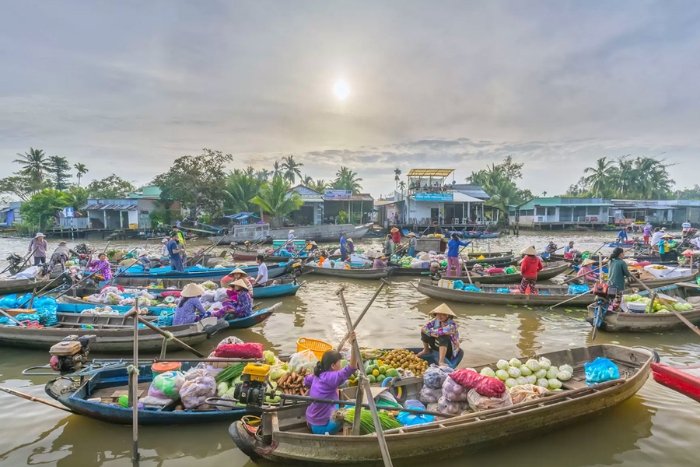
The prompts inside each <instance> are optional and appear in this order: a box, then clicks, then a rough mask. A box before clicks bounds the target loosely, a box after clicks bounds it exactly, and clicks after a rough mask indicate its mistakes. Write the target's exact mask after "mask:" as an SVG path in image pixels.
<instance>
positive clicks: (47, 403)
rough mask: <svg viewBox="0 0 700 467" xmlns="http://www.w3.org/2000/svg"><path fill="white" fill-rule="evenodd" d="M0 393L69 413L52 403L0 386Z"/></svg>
mask: <svg viewBox="0 0 700 467" xmlns="http://www.w3.org/2000/svg"><path fill="white" fill-rule="evenodd" d="M0 391H2V392H6V393H7V394H11V395H13V396H17V397H21V398H22V399H27V400H28V401H31V402H39V403H40V404H44V405H48V406H49V407H53V408H54V409H61V410H65V411H66V412H71V413H72V411H71V410H69V409H67V408H66V407H62V406H60V405H58V404H54V403H53V402H49V401H47V400H44V399H39V398H38V397H34V396H30V395H29V394H26V393H24V392H20V391H15V390H14V389H10V388H6V387H3V386H0Z"/></svg>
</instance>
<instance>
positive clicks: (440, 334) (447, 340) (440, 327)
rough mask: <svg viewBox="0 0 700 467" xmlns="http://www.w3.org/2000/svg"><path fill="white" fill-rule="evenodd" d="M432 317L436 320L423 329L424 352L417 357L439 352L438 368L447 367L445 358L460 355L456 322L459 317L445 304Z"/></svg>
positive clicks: (421, 334) (431, 313)
mask: <svg viewBox="0 0 700 467" xmlns="http://www.w3.org/2000/svg"><path fill="white" fill-rule="evenodd" d="M430 316H431V317H434V318H435V319H433V320H432V321H430V322H428V323H427V324H425V325H423V327H422V328H421V333H420V340H421V342H422V343H423V350H421V351H420V352H418V354H417V355H418V356H419V357H420V356H421V355H428V354H430V353H432V352H433V351H438V356H439V357H438V366H447V365H446V364H445V358H448V357H449V358H450V359H453V358H455V357H456V356H457V354H458V353H459V330H458V329H457V323H455V321H454V318H456V317H457V315H455V314H454V312H453V311H452V310H451V309H450V307H448V306H447V305H445V304H444V303H443V304H442V305H440V306H438V307H437V308H435V309H434V310H433V311H431V312H430Z"/></svg>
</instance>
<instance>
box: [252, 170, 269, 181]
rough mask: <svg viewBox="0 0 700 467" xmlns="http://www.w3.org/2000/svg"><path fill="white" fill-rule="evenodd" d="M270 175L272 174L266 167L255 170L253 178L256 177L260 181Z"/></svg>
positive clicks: (265, 179)
mask: <svg viewBox="0 0 700 467" xmlns="http://www.w3.org/2000/svg"><path fill="white" fill-rule="evenodd" d="M270 175H272V172H270V171H269V170H267V169H262V170H258V171H257V172H255V178H257V179H258V180H260V181H261V182H266V181H267V179H268V178H270Z"/></svg>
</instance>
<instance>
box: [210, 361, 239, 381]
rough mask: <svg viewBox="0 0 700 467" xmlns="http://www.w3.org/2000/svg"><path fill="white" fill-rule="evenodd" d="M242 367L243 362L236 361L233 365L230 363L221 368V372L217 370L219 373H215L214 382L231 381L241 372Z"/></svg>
mask: <svg viewBox="0 0 700 467" xmlns="http://www.w3.org/2000/svg"><path fill="white" fill-rule="evenodd" d="M244 368H245V363H236V364H234V365H230V366H228V367H226V368H224V369H223V370H221V372H219V374H218V375H216V382H217V383H227V382H229V381H232V380H234V379H236V378H237V377H239V376H240V375H241V374H242V373H243V369H244Z"/></svg>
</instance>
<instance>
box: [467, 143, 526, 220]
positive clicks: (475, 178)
mask: <svg viewBox="0 0 700 467" xmlns="http://www.w3.org/2000/svg"><path fill="white" fill-rule="evenodd" d="M523 166H524V164H523V163H516V162H513V158H512V157H511V156H508V157H506V158H505V159H504V160H503V162H501V163H500V164H491V166H487V167H486V169H483V170H479V171H477V172H472V174H471V175H470V176H469V177H467V183H471V184H475V185H480V186H481V187H482V189H483V190H484V191H485V192H486V194H488V195H489V197H490V198H489V200H488V201H487V202H486V204H487V205H488V206H492V207H495V208H498V209H499V210H500V211H501V213H502V214H503V215H502V216H501V218H500V221H501V222H502V223H508V206H517V205H519V204H522V203H524V202H525V201H527V200H529V199H531V198H532V197H533V196H532V193H531V192H530V190H521V189H519V188H518V186H517V185H516V183H515V180H518V179H520V178H522V169H523Z"/></svg>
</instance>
